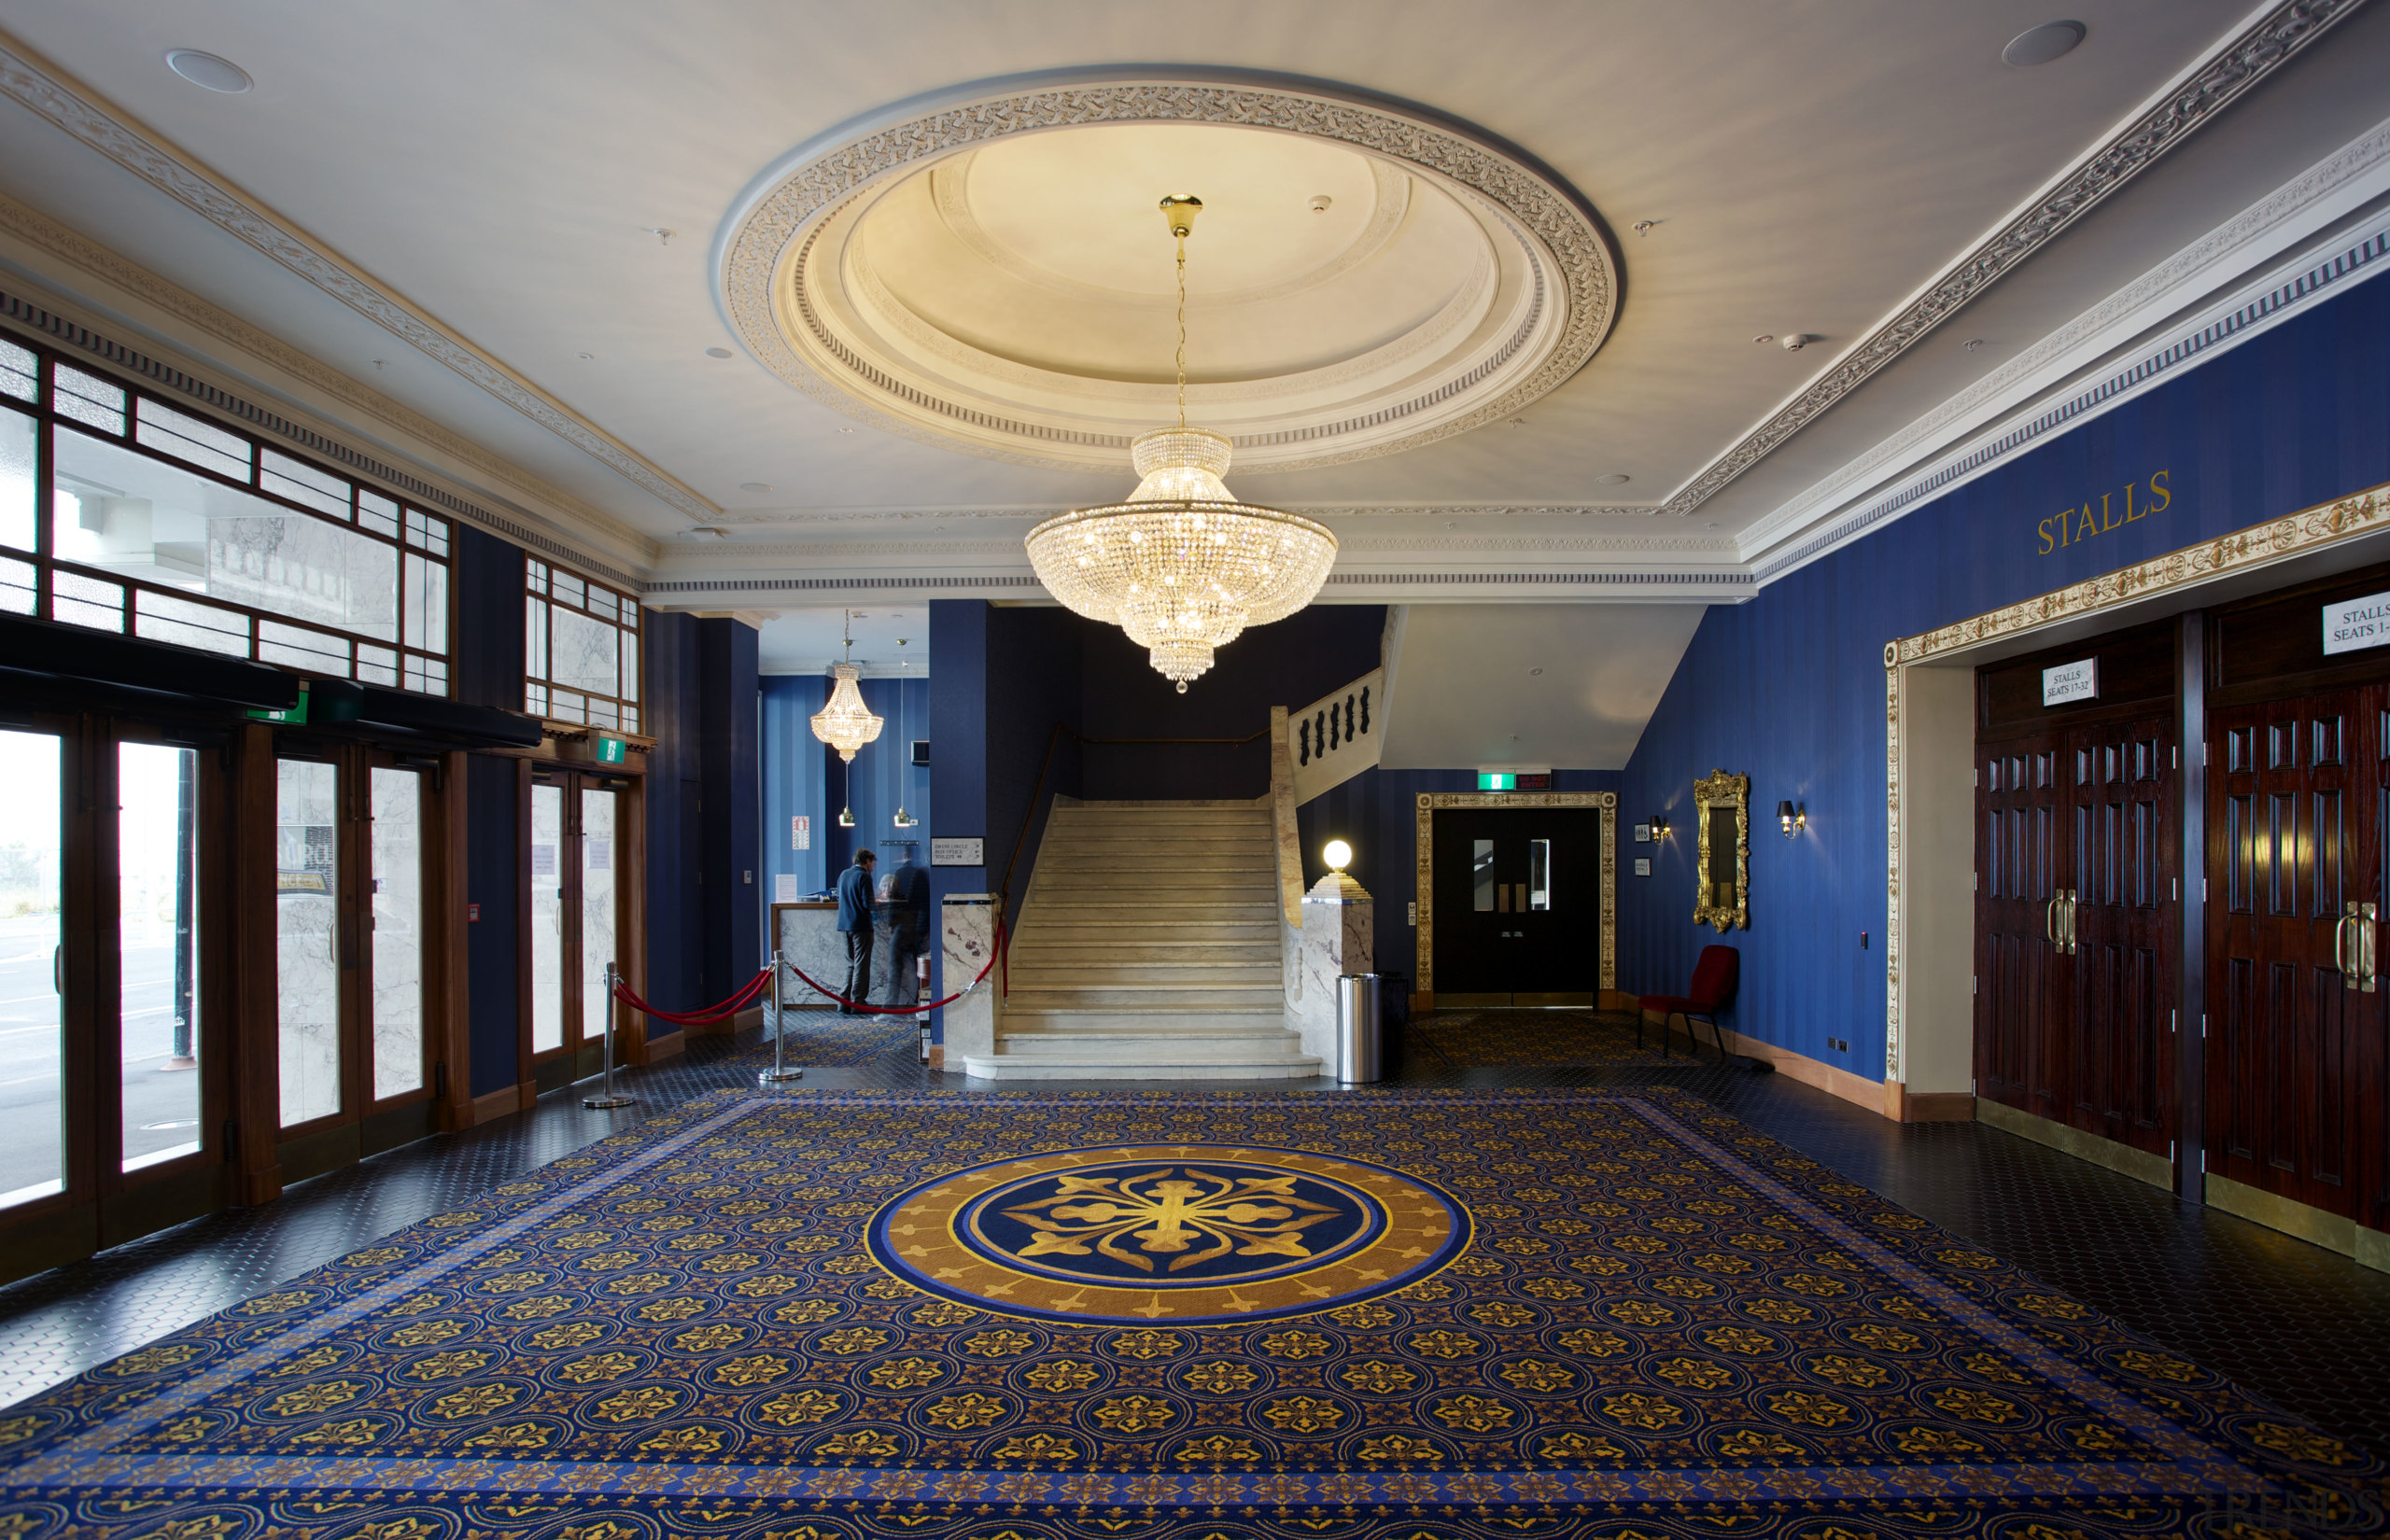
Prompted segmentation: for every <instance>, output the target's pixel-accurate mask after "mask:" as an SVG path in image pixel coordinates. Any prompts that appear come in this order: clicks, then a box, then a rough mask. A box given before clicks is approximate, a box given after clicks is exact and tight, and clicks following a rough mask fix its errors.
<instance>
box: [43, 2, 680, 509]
mask: <svg viewBox="0 0 2390 1540" xmlns="http://www.w3.org/2000/svg"><path fill="white" fill-rule="evenodd" d="M0 95H6V96H7V98H8V99H10V100H12V101H14V102H15V103H17V104H18V105H20V106H22V107H24V108H25V109H26V110H27V111H29V112H31V113H33V114H34V115H35V116H36V117H38V118H40V119H43V120H44V121H46V122H48V123H49V125H50V126H51V127H53V128H55V129H57V130H58V131H59V132H60V133H64V134H66V135H67V136H68V137H70V138H72V139H74V140H75V141H76V142H77V143H78V144H80V145H82V146H83V147H85V148H87V149H90V150H91V151H93V152H95V153H97V154H99V155H102V156H105V157H106V158H107V159H108V160H110V161H114V162H115V163H116V164H118V165H119V166H121V167H123V168H124V169H125V170H126V171H128V172H130V173H132V174H133V175H134V176H137V177H139V178H140V179H141V180H142V181H144V182H147V183H148V184H149V185H150V186H151V187H152V188H155V189H157V190H158V191H160V192H162V193H163V194H165V195H166V196H167V197H169V198H172V199H173V200H174V201H175V202H176V203H180V204H182V205H183V206H184V207H185V208H187V209H190V211H191V212H192V213H194V214H196V215H198V216H199V217H201V218H203V219H205V220H207V221H208V222H209V223H210V224H213V225H215V226H216V227H218V229H220V230H222V231H224V232H225V233H226V234H228V235H231V236H232V238H233V239H235V240H237V241H240V242H241V243H243V244H244V245H247V246H249V247H250V248H251V249H252V250H254V251H256V252H258V253H259V254H260V255H261V256H264V257H266V258H267V259H271V260H272V261H274V262H275V263H276V264H278V265H279V266H281V267H282V268H284V269H285V270H286V271H288V272H289V273H293V274H295V275H296V276H298V277H300V278H302V279H304V280H305V281H306V282H308V283H310V284H312V285H314V286H315V287H316V288H318V289H320V290H322V291H323V292H324V293H325V294H327V295H329V296H330V297H331V298H332V299H334V300H337V301H340V302H341V303H342V304H344V305H346V306H347V307H348V308H349V309H351V310H353V311H355V312H356V313H357V314H358V315H362V316H364V317H365V318H366V319H367V320H369V321H371V322H373V324H374V325H376V326H378V327H380V328H382V329H384V330H385V331H387V332H388V333H389V334H390V335H391V336H393V337H396V338H398V339H399V340H400V341H401V342H402V343H406V344H407V345H408V346H410V347H412V348H414V349H415V351H417V352H418V353H421V354H422V355H423V356H424V357H428V358H430V359H432V360H433V361H434V362H436V363H438V364H440V365H441V366H442V367H443V368H445V369H447V370H450V371H453V372H454V373H456V374H457V375H458V376H460V377H461V378H463V379H466V380H469V381H471V383H472V384H473V385H477V386H479V387H480V388H481V389H482V390H484V391H485V392H487V393H488V394H489V395H490V396H492V397H494V398H495V399H498V400H499V401H501V402H503V403H505V404H506V405H507V406H509V407H512V408H513V410H514V411H516V412H519V413H522V414H523V415H524V416H526V417H527V418H529V419H530V420H531V421H533V422H535V423H537V424H539V425H540V426H541V427H544V428H546V429H547V430H548V431H549V432H551V433H554V434H555V435H556V437H558V438H560V439H562V440H564V441H566V442H567V443H569V444H571V445H572V446H573V447H574V448H576V449H579V450H580V451H582V452H583V454H586V455H590V456H591V457H592V458H594V459H596V460H598V461H599V462H600V463H602V464H604V465H605V466H606V467H607V468H608V469H612V470H613V471H614V472H615V473H616V474H618V475H620V476H622V477H623V478H624V479H626V481H629V482H630V483H633V484H634V485H637V486H639V487H640V488H641V489H642V490H644V491H646V492H649V493H651V494H653V495H654V497H658V498H660V499H661V500H662V501H664V502H665V503H666V504H667V505H668V506H670V507H672V508H675V509H678V510H679V511H681V512H682V513H685V514H687V515H689V516H690V517H691V518H694V519H697V520H700V521H703V520H708V519H710V518H712V517H713V516H714V515H715V513H716V512H718V510H717V509H716V508H715V507H714V505H713V504H712V503H711V502H710V501H708V500H707V499H706V498H705V497H700V496H699V495H698V494H697V493H696V491H694V490H692V489H691V488H689V487H687V486H685V485H683V484H682V483H680V482H679V481H677V480H675V479H674V478H673V477H672V476H671V475H670V474H668V472H666V471H665V470H664V469H662V468H661V467H659V466H656V465H654V463H652V462H651V461H649V460H647V459H646V458H645V457H643V456H641V455H640V454H639V453H638V452H637V451H635V450H633V449H631V448H630V446H628V445H627V444H625V443H623V442H622V441H620V440H617V439H615V438H614V437H613V436H612V435H611V434H609V433H608V432H606V430H605V429H603V428H601V427H598V426H597V425H596V424H595V423H592V422H590V421H589V420H588V419H587V418H585V417H583V416H582V415H580V414H579V413H576V412H574V411H573V410H572V409H571V408H570V407H568V406H566V405H565V404H564V403H563V402H561V401H559V400H557V399H555V397H553V396H550V395H549V394H547V392H545V391H543V390H541V389H540V387H539V386H537V385H533V384H531V383H530V382H529V381H528V380H526V379H524V378H523V377H522V376H521V375H519V374H516V373H515V372H514V371H512V370H510V369H508V368H507V367H506V366H505V365H504V364H502V363H499V361H498V360H497V359H496V358H494V357H490V356H489V355H488V354H487V353H485V352H483V351H482V350H481V349H480V348H478V347H476V346H474V345H473V344H472V343H470V342H468V341H466V340H465V339H464V338H463V337H460V336H458V335H457V333H456V332H454V331H451V330H450V329H447V328H446V327H444V326H443V325H441V324H440V322H438V321H436V320H434V319H433V318H432V317H431V316H429V315H426V314H425V313H424V312H422V311H421V310H418V309H417V308H415V305H413V304H412V303H410V302H409V301H406V300H405V299H403V298H401V296H399V295H398V294H396V293H395V292H393V291H392V290H390V289H389V288H387V287H385V286H384V285H382V284H380V283H378V282H377V281H375V280H374V279H373V277H372V276H371V275H370V274H368V273H365V272H364V271H363V270H361V269H359V268H358V267H356V266H354V265H352V264H350V263H349V262H347V261H345V260H344V259H342V258H340V257H339V256H337V255H336V254H334V253H333V252H331V251H330V249H329V248H327V247H325V246H323V245H320V244H318V243H317V242H316V241H315V240H313V239H312V238H310V237H309V236H307V235H306V234H304V233H303V232H302V231H300V230H299V228H298V227H297V226H295V225H293V224H291V223H290V222H289V221H288V220H286V219H284V218H283V217H281V216H279V215H277V214H275V213H274V212H273V211H272V210H271V209H268V208H267V207H266V206H265V205H264V204H262V203H259V202H258V201H257V200H255V199H252V198H250V197H249V196H247V195H246V193H243V192H241V191H240V190H239V189H236V188H235V187H234V186H233V185H232V183H231V182H230V181H229V180H227V179H225V178H223V177H221V176H218V175H217V174H216V173H214V172H213V171H211V170H209V169H208V168H207V167H205V166H204V165H203V164H201V163H200V162H199V161H197V160H195V159H193V158H191V157H190V156H187V155H185V154H183V153H182V152H181V151H180V150H178V149H176V148H175V147H173V146H172V145H170V144H169V143H167V142H166V141H165V140H164V139H162V138H161V137H159V136H158V135H156V134H153V133H150V132H149V131H148V129H147V128H145V127H143V126H142V125H141V124H140V123H138V122H137V121H135V120H134V119H132V118H131V117H129V116H126V115H124V114H122V113H119V111H117V110H116V109H115V108H114V107H113V106H111V105H107V104H105V103H104V102H103V101H102V100H101V99H100V98H99V97H98V96H97V95H96V94H95V93H92V92H90V91H85V90H84V89H82V88H81V87H80V86H78V85H76V84H74V83H72V82H70V81H69V80H68V79H67V78H66V77H64V76H63V74H61V73H59V72H57V71H55V70H53V69H52V68H51V67H50V66H49V64H47V63H44V62H42V61H40V60H38V59H37V58H36V57H35V55H34V54H33V53H32V51H31V50H29V49H26V48H25V47H24V46H23V45H22V44H21V43H19V42H18V41H17V40H16V39H15V38H13V37H10V36H8V35H7V34H5V33H0Z"/></svg>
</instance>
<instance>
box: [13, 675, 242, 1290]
mask: <svg viewBox="0 0 2390 1540" xmlns="http://www.w3.org/2000/svg"><path fill="white" fill-rule="evenodd" d="M0 790H4V791H5V793H6V794H5V795H0V1278H7V1277H16V1276H21V1274H23V1273H24V1272H26V1271H30V1270H34V1269H35V1268H37V1267H46V1266H50V1265H52V1264H53V1263H55V1262H58V1261H65V1260H70V1259H72V1258H73V1257H76V1256H79V1255H84V1254H88V1253H89V1252H90V1251H91V1249H92V1247H93V1245H94V1244H95V1243H96V1244H100V1245H109V1244H114V1243H115V1242H116V1241H117V1240H120V1239H130V1238H131V1237H133V1236H135V1235H140V1234H144V1233H147V1232H148V1231H149V1230H154V1229H157V1228H160V1227H162V1226H163V1225H172V1224H176V1223H179V1222H180V1221H182V1220H184V1219H189V1218H191V1217H194V1216H195V1215H198V1214H201V1213H205V1212H208V1211H211V1210H212V1209H214V1208H215V1207H216V1206H217V1205H218V1200H219V1199H218V1183H217V1181H216V1172H215V1170H214V1169H213V1168H214V1167H215V1166H216V1165H217V1164H218V1162H219V1161H220V1159H221V1151H222V1146H223V1141H222V1139H221V1138H220V1128H221V1119H222V1115H223V1104H222V1101H221V1096H222V1090H223V1086H224V1084H225V1077H224V1072H223V1071H224V1066H223V1064H222V1063H221V1062H219V1058H220V1056H219V1055H218V1051H217V1046H216V1041H215V1038H214V1036H213V1034H212V1031H211V1020H212V1006H211V1000H212V998H213V995H214V993H215V991H216V984H217V979H216V975H217V973H218V966H217V962H216V961H215V960H212V959H217V957H218V949H219V948H218V942H219V937H220V934H221V933H223V909H222V904H223V902H224V901H225V899H226V897H227V893H226V889H225V885H224V883H223V881H222V872H223V861H222V857H223V852H224V850H225V848H226V845H225V837H224V830H223V827H222V823H223V819H222V812H223V809H224V807H225V805H226V796H227V793H226V790H225V785H224V776H223V771H222V764H221V761H220V759H219V756H218V754H217V753H216V751H215V750H214V749H212V748H207V749H203V748H195V747H192V746H190V745H189V744H176V743H167V742H162V741H159V739H158V738H157V736H155V735H152V734H151V732H150V731H149V729H148V728H147V727H146V726H143V725H140V724H136V723H133V722H129V721H117V720H112V719H109V718H105V717H101V716H96V715H94V716H79V717H67V716H63V715H62V716H59V717H55V718H19V719H17V720H15V721H10V722H7V723H6V724H0Z"/></svg>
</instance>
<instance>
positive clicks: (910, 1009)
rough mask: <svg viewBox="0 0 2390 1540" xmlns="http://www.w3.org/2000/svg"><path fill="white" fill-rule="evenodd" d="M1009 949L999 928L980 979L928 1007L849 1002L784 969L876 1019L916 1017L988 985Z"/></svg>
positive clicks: (794, 969) (799, 973) (799, 972)
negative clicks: (998, 962)
mask: <svg viewBox="0 0 2390 1540" xmlns="http://www.w3.org/2000/svg"><path fill="white" fill-rule="evenodd" d="M1007 950H1008V948H1007V947H1006V945H1005V928H1004V927H1003V926H1001V925H999V926H997V927H996V950H995V954H994V956H992V957H991V958H989V959H988V965H987V966H986V967H985V968H982V969H980V970H979V976H978V977H977V978H975V979H973V980H972V981H971V982H970V983H968V984H966V985H964V986H963V987H962V988H960V989H957V990H955V991H954V993H952V994H950V995H949V996H947V997H946V998H945V999H944V1000H934V1001H930V1002H929V1003H928V1004H926V1005H874V1004H872V1003H871V1002H870V1001H863V1000H849V999H848V998H847V997H846V996H844V995H842V994H840V993H838V991H837V990H836V989H833V988H831V987H829V986H828V985H826V984H823V983H821V982H820V981H819V980H816V979H814V978H812V977H811V976H809V975H808V974H807V973H806V972H805V970H803V969H802V968H799V967H798V966H797V965H796V964H795V963H794V962H787V963H783V964H781V966H783V967H785V968H786V969H787V970H788V971H789V972H790V973H794V974H795V975H796V976H797V977H798V978H801V979H804V980H805V982H806V983H807V984H808V985H811V986H812V987H814V988H815V989H818V990H820V991H821V992H822V993H823V994H825V995H828V996H829V997H830V998H831V999H832V1000H835V1001H837V1002H838V1003H839V1004H841V1005H845V1006H849V1007H851V1008H852V1009H854V1010H858V1011H868V1012H869V1013H871V1014H872V1015H876V1016H912V1015H921V1013H922V1012H923V1011H935V1010H936V1009H937V1008H938V1007H940V1006H942V1005H951V1004H953V1003H954V1002H955V1001H958V1000H961V999H962V998H963V996H964V995H967V994H969V993H970V992H971V991H972V990H974V989H977V987H979V986H980V985H982V984H984V983H986V982H987V979H988V974H989V973H991V972H993V971H994V969H995V966H996V962H997V960H998V959H1001V958H1003V957H1004V956H1005V953H1006V951H1007ZM765 971H766V973H768V972H770V970H769V969H766V970H765ZM1007 972H1009V969H1007Z"/></svg>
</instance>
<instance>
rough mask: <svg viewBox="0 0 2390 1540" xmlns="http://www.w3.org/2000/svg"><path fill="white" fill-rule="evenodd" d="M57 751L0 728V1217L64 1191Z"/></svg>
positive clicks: (43, 736)
mask: <svg viewBox="0 0 2390 1540" xmlns="http://www.w3.org/2000/svg"><path fill="white" fill-rule="evenodd" d="M65 747H66V746H65V742H64V740H63V737H61V736H60V735H57V734H54V733H41V732H19V731H9V730H0V784H5V785H7V788H8V794H7V796H5V797H0V1211H5V1210H7V1209H11V1208H15V1207H17V1206H19V1205H21V1204H24V1203H28V1202H32V1201H35V1200H36V1199H40V1198H44V1197H53V1196H55V1195H57V1194H59V1193H63V1192H64V1191H65V1188H66V1015H65V1006H66V1001H65V994H66V955H65V930H64V923H63V921H64V907H65V891H66V889H65V877H66V873H65V805H64V803H63V800H62V798H61V795H60V792H61V788H62V786H63V761H64V758H65Z"/></svg>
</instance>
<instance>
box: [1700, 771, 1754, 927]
mask: <svg viewBox="0 0 2390 1540" xmlns="http://www.w3.org/2000/svg"><path fill="white" fill-rule="evenodd" d="M1693 811H1694V825H1695V827H1697V828H1698V829H1699V830H1700V831H1701V864H1700V865H1699V866H1698V867H1697V868H1695V879H1694V893H1693V922H1694V924H1695V925H1714V926H1716V927H1718V930H1719V933H1720V934H1723V933H1725V932H1726V931H1736V930H1742V931H1748V930H1750V925H1751V911H1750V870H1751V778H1750V777H1749V776H1730V775H1728V774H1726V772H1725V771H1723V770H1713V771H1711V772H1710V773H1709V775H1708V777H1705V778H1703V779H1701V780H1697V781H1694V783H1693Z"/></svg>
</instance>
